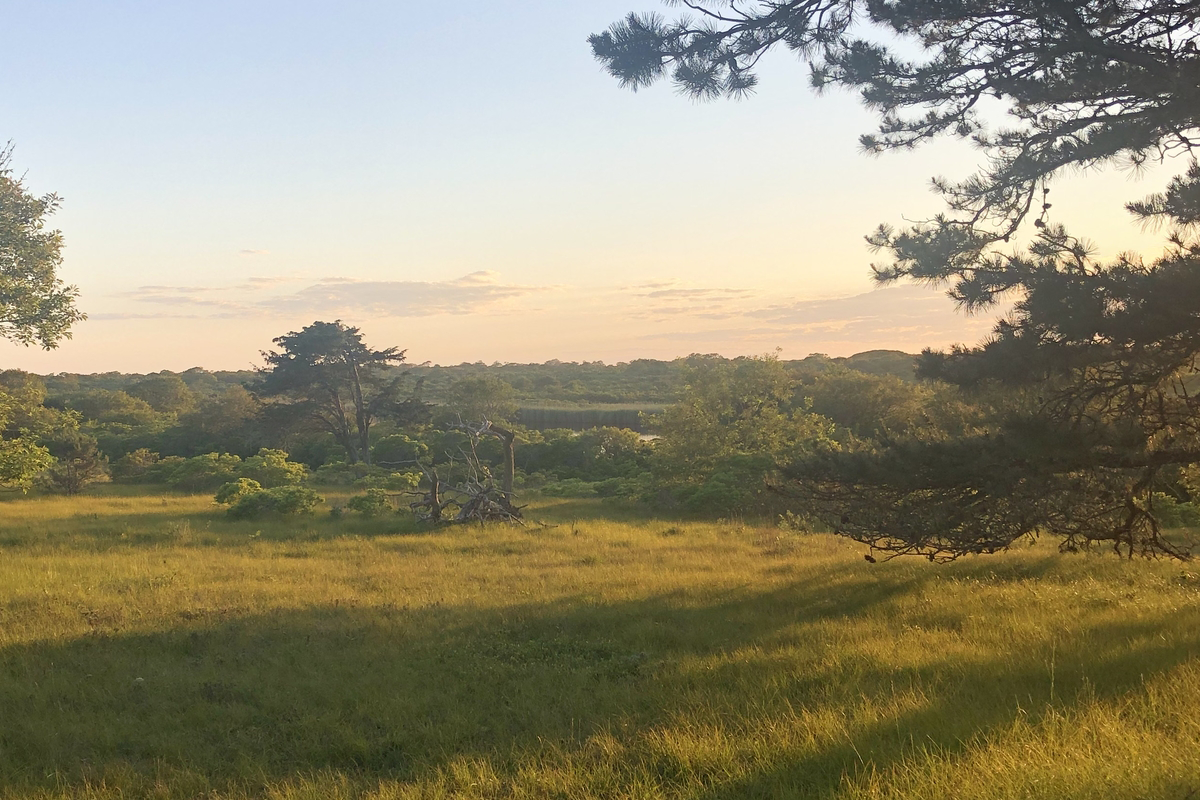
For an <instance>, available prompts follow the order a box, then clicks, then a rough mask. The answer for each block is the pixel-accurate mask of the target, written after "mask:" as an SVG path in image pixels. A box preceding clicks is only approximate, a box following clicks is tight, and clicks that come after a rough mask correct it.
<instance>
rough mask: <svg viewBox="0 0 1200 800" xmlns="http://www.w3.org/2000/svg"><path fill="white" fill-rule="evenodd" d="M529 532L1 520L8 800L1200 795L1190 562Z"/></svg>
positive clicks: (769, 536)
mask: <svg viewBox="0 0 1200 800" xmlns="http://www.w3.org/2000/svg"><path fill="white" fill-rule="evenodd" d="M323 493H324V494H326V495H327V496H328V497H329V500H330V505H336V504H338V503H339V502H342V501H344V498H338V497H336V496H333V495H332V494H331V493H330V492H323ZM529 515H530V516H531V517H532V518H534V519H536V520H539V521H541V522H542V523H544V524H542V525H531V526H530V527H528V528H525V529H521V528H509V527H502V526H494V527H486V528H480V527H462V528H455V529H447V530H440V531H436V532H430V531H422V530H419V529H417V528H416V527H415V526H413V525H412V524H411V523H410V522H408V521H406V520H405V519H403V518H402V517H399V516H395V515H385V516H383V517H380V518H375V519H358V518H354V517H343V518H341V519H334V518H332V517H330V516H329V515H328V514H327V513H319V514H317V515H315V516H311V517H301V518H297V519H286V520H284V519H275V520H265V521H262V520H260V521H252V522H238V521H230V520H227V519H226V518H225V516H224V514H223V511H222V510H221V509H220V508H218V507H216V506H214V505H213V503H212V500H211V498H209V497H207V496H187V495H170V494H163V495H146V494H137V493H133V492H129V491H126V490H119V489H116V488H112V487H106V488H105V490H104V492H103V493H100V494H95V495H89V496H84V497H78V498H27V499H11V500H8V501H6V502H3V503H0V797H4V798H10V797H11V798H17V797H21V798H24V797H39V798H61V797H81V798H82V797H87V798H118V797H120V798H125V797H162V798H175V797H178V798H191V797H198V796H205V797H213V798H250V797H254V798H258V797H270V798H309V797H311V798H318V797H320V798H326V797H335V798H336V797H346V798H348V797H373V798H425V797H468V798H471V797H477V798H492V797H514V798H526V797H528V798H659V797H663V798H704V799H705V800H717V799H718V798H720V800H726V799H732V798H772V797H774V798H807V797H814V798H912V797H922V798H925V797H931V798H965V797H1005V798H1008V797H1011V798H1017V797H1053V798H1058V797H1067V798H1094V797H1116V798H1130V800H1132V799H1133V798H1160V797H1161V798H1179V800H1183V798H1186V797H1189V796H1196V795H1197V794H1200V576H1198V575H1197V574H1196V573H1195V572H1193V571H1190V570H1192V569H1194V568H1191V567H1188V566H1186V565H1184V566H1180V565H1178V564H1174V563H1168V562H1140V561H1135V562H1128V561H1120V560H1117V559H1115V558H1112V557H1108V556H1099V555H1075V556H1060V555H1058V554H1057V553H1056V552H1054V551H1053V550H1052V548H1050V547H1049V546H1045V545H1039V546H1035V547H1030V548H1028V549H1022V550H1020V551H1014V552H1011V553H1008V554H1005V555H1002V556H997V557H985V558H971V559H964V560H962V561H960V562H957V563H955V564H952V565H949V566H937V565H933V564H928V563H926V562H923V561H898V562H890V563H883V564H874V565H872V564H868V563H866V562H864V561H863V559H862V550H861V548H860V547H858V546H856V545H853V544H851V543H849V542H846V541H844V540H841V539H836V538H833V537H829V536H825V535H820V534H797V533H790V532H786V531H781V530H779V529H776V528H774V527H766V526H756V525H750V524H741V523H737V522H733V523H705V524H701V523H695V522H683V521H679V520H672V519H665V518H664V519H651V518H646V517H645V516H641V515H640V514H639V513H638V512H637V511H636V509H633V508H629V507H622V506H619V505H611V504H607V503H605V502H604V501H601V500H567V499H551V498H547V499H544V500H541V501H538V503H537V504H535V506H534V507H533V508H531V509H530V510H529ZM1189 793H1190V794H1189Z"/></svg>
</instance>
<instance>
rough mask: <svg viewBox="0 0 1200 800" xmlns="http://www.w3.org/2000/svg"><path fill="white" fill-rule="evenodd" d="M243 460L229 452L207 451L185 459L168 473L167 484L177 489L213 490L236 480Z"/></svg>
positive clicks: (193, 490)
mask: <svg viewBox="0 0 1200 800" xmlns="http://www.w3.org/2000/svg"><path fill="white" fill-rule="evenodd" d="M241 467H242V460H241V459H240V458H238V457H237V456H235V455H230V454H229V453H206V454H205V455H202V456H194V457H193V458H188V459H185V460H184V461H183V462H182V463H180V464H179V465H178V466H176V467H175V468H174V469H173V470H171V472H170V474H169V475H167V485H168V486H172V487H174V488H176V489H185V490H187V491H192V492H199V491H203V490H205V489H208V490H213V489H216V488H217V487H218V486H221V485H223V484H226V483H228V482H229V481H232V480H236V479H237V478H238V475H239V473H240V472H241Z"/></svg>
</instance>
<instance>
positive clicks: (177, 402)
mask: <svg viewBox="0 0 1200 800" xmlns="http://www.w3.org/2000/svg"><path fill="white" fill-rule="evenodd" d="M125 391H126V392H127V393H128V394H130V395H131V396H133V397H136V398H138V399H140V400H143V401H145V402H146V404H147V405H149V406H150V407H151V408H153V409H154V410H155V411H158V412H162V413H165V414H185V413H187V412H189V411H191V410H193V409H194V408H195V406H196V400H197V398H196V393H195V392H193V391H192V390H191V388H190V387H189V386H188V385H187V384H186V383H184V381H183V378H181V377H179V376H178V375H174V374H172V373H169V372H162V373H159V374H158V375H150V376H147V377H146V378H144V379H142V380H140V381H138V382H137V383H134V384H133V385H131V386H130V387H129V388H127V389H126V390H125Z"/></svg>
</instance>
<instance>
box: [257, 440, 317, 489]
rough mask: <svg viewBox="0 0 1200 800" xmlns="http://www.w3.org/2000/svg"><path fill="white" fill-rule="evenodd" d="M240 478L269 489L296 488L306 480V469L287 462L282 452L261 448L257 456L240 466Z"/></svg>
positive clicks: (293, 462) (300, 465) (286, 456)
mask: <svg viewBox="0 0 1200 800" xmlns="http://www.w3.org/2000/svg"><path fill="white" fill-rule="evenodd" d="M241 474H242V476H244V477H246V478H251V479H253V480H256V481H258V482H259V483H260V484H262V485H263V486H264V487H266V488H268V489H270V488H273V487H276V486H296V485H298V484H301V483H304V481H305V479H307V478H308V467H306V466H304V465H303V464H297V463H296V462H295V461H288V454H287V453H285V452H284V451H283V450H270V449H268V448H265V447H264V448H263V449H261V450H259V451H258V455H256V456H251V457H250V458H247V459H246V462H245V463H244V464H243V465H242V469H241Z"/></svg>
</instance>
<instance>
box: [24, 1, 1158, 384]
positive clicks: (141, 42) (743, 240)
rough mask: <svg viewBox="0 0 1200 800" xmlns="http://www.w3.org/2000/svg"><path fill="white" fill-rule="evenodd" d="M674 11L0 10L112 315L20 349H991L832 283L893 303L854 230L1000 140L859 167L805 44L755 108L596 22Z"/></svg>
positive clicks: (918, 196)
mask: <svg viewBox="0 0 1200 800" xmlns="http://www.w3.org/2000/svg"><path fill="white" fill-rule="evenodd" d="M656 7H657V6H656V5H655V3H654V2H652V0H640V2H639V0H634V2H630V0H595V1H591V0H589V1H588V2H577V3H561V2H536V1H535V2H524V3H521V4H511V5H510V6H507V7H498V4H496V3H485V2H479V1H477V0H466V1H465V2H460V3H457V4H455V5H454V8H453V10H448V11H441V10H440V9H439V7H438V6H437V5H435V4H427V3H404V2H340V3H336V4H335V3H316V2H294V1H293V2H286V3H284V2H262V1H261V0H243V1H242V2H237V3H232V2H206V3H177V2H161V1H160V2H153V3H152V2H112V1H106V2H104V3H96V2H56V1H55V0H39V2H37V3H29V2H11V1H10V0H0V18H2V19H3V21H4V22H3V25H4V41H5V46H4V47H3V48H2V49H0V70H3V72H4V74H6V75H8V76H9V80H8V81H6V88H5V92H4V93H3V94H2V95H0V140H5V139H11V140H12V141H13V143H14V144H15V145H16V152H15V158H14V162H15V166H16V167H17V168H18V170H19V171H22V172H25V173H26V176H27V182H28V184H29V186H30V187H31V188H33V189H34V190H36V191H50V190H54V191H57V192H59V193H60V194H61V195H62V196H63V197H64V200H65V203H64V207H63V210H62V211H61V212H60V213H59V214H58V215H57V216H56V218H55V224H56V225H57V226H58V227H60V228H62V230H63V232H64V234H65V236H66V240H67V243H68V249H67V265H66V268H65V270H64V277H65V278H66V279H67V280H68V281H70V282H72V283H76V284H78V285H79V286H80V288H81V289H82V291H83V296H82V298H81V301H80V304H81V306H82V307H83V309H84V310H85V311H87V312H88V313H89V314H90V315H91V319H90V320H89V321H88V322H86V323H84V324H82V325H80V326H79V327H78V329H77V331H76V338H75V340H74V341H72V342H69V343H67V344H65V345H64V346H63V347H62V348H61V349H60V350H59V351H56V352H53V353H48V354H47V353H40V352H37V351H26V350H22V349H19V348H14V347H10V346H6V345H3V346H0V353H2V354H3V361H4V362H5V365H6V366H21V367H24V368H28V369H34V370H37V371H42V372H47V371H59V370H68V371H87V372H91V371H102V370H110V369H121V370H137V371H149V370H156V369H163V368H169V369H184V368H187V367H190V366H194V365H200V366H205V367H209V368H240V367H245V366H248V365H250V364H252V363H254V361H255V359H256V355H257V352H258V350H260V349H262V348H264V347H267V346H269V344H270V339H271V338H272V337H273V336H277V335H279V334H281V333H283V332H285V331H287V330H291V329H296V328H298V327H300V326H302V325H304V324H307V323H309V322H312V321H313V320H314V319H318V318H320V319H332V318H335V317H341V318H343V319H345V320H347V321H348V322H352V323H354V324H358V325H360V326H361V327H362V328H363V329H364V331H366V333H367V334H368V337H369V339H370V340H371V341H373V342H374V343H376V344H379V345H385V344H386V345H390V344H398V345H400V346H403V347H408V348H409V354H410V357H411V358H413V359H414V360H416V361H424V360H433V361H438V362H442V363H449V362H457V361H462V360H472V361H474V360H477V359H481V360H485V361H493V360H501V361H525V360H538V361H541V360H545V359H549V358H560V359H564V360H568V359H589V360H590V359H605V360H609V361H616V360H626V359H630V358H637V357H672V356H675V355H684V354H687V353H689V352H693V351H704V352H711V351H716V352H722V353H725V354H727V355H736V354H739V353H748V352H762V351H764V350H768V349H774V348H775V347H776V346H779V347H783V348H784V354H785V356H787V357H802V356H804V355H806V354H807V353H808V352H812V351H823V352H836V353H842V354H847V353H851V352H855V351H856V350H861V349H866V348H867V347H879V346H895V347H900V348H907V349H915V348H917V347H919V346H921V345H925V344H929V345H945V344H948V343H949V342H952V341H956V340H961V339H969V338H971V337H974V336H976V335H977V334H978V333H979V331H980V330H981V326H982V322H981V321H980V320H974V321H972V320H961V319H959V318H956V317H954V316H953V315H952V313H951V312H950V310H949V304H948V303H944V302H941V301H938V300H930V301H928V303H926V301H925V300H924V299H922V298H920V297H919V296H916V295H914V294H913V293H912V292H911V291H907V292H905V291H900V292H896V293H895V295H894V302H892V301H890V300H888V301H884V300H883V299H881V297H878V296H875V297H868V298H866V299H865V300H863V301H862V302H857V303H856V302H849V303H848V302H847V301H838V302H835V303H825V304H821V303H815V304H814V302H813V301H816V300H829V299H831V298H841V297H849V296H854V295H860V294H864V293H867V292H869V291H870V289H871V287H870V284H869V281H868V279H867V264H868V263H869V261H870V256H869V254H868V253H867V251H866V249H865V247H864V245H863V242H862V238H861V237H862V235H863V234H865V233H867V232H868V231H870V230H871V229H872V228H873V227H874V226H875V225H876V224H878V223H879V222H883V221H889V222H895V223H899V222H902V221H903V219H904V217H909V218H914V217H920V216H923V215H927V214H929V213H931V212H933V211H934V210H936V209H937V207H938V206H937V201H936V198H934V197H933V196H932V195H930V194H929V193H928V192H927V191H926V189H925V187H926V186H927V183H928V179H929V178H930V177H932V176H933V175H934V174H939V173H940V174H948V175H949V176H951V177H962V176H963V175H965V174H966V173H967V172H969V171H970V169H971V167H972V165H973V164H974V163H975V160H976V154H974V153H971V152H970V151H969V150H967V149H966V148H964V147H963V146H961V145H957V144H953V143H949V142H943V143H940V144H938V145H936V146H934V147H932V148H927V149H925V150H923V151H919V152H917V153H913V154H907V153H906V154H900V155H894V156H886V157H883V158H868V157H865V156H862V155H860V154H859V153H858V151H857V142H856V137H857V134H858V133H860V132H863V131H865V130H867V129H869V128H870V127H871V123H872V120H871V118H870V116H869V115H867V113H866V112H864V111H862V110H861V109H860V108H859V107H858V104H857V101H856V100H855V99H854V98H853V97H850V96H847V95H844V94H842V95H832V96H826V97H821V98H817V97H814V96H813V95H812V94H811V93H810V92H809V91H808V89H807V83H806V71H805V69H804V67H803V66H802V65H800V64H798V63H796V62H794V61H793V60H792V59H791V58H790V57H788V56H786V55H781V56H780V57H777V58H775V59H773V60H771V61H770V62H769V63H768V64H767V65H766V68H765V70H764V75H763V77H764V80H763V84H762V87H761V89H760V91H759V93H758V94H757V95H756V96H755V97H754V98H752V99H749V100H746V101H742V102H719V103H713V104H699V105H698V104H695V103H692V102H690V101H688V100H686V99H683V98H680V97H678V96H677V95H675V94H674V93H672V91H671V90H670V89H669V88H668V87H662V88H656V89H654V90H651V91H646V92H642V93H639V94H633V93H631V92H627V91H624V90H621V89H619V88H618V87H617V85H616V83H615V81H613V80H612V79H611V78H608V77H607V76H605V75H604V74H603V73H602V72H601V70H600V68H599V65H598V64H597V63H596V62H594V61H593V60H592V58H591V54H590V51H589V48H588V46H587V43H586V37H587V35H588V34H589V33H591V32H594V31H598V30H601V29H603V28H604V27H606V26H607V25H608V24H609V23H610V22H612V21H613V20H615V19H617V18H618V17H620V16H621V15H622V14H624V13H625V12H627V11H630V10H635V9H636V10H649V9H654V8H656ZM1159 182H1160V181H1156V180H1149V181H1144V182H1143V185H1136V184H1133V185H1131V183H1130V179H1129V178H1128V177H1127V176H1124V175H1107V176H1103V177H1099V178H1090V179H1086V180H1081V181H1078V182H1076V183H1074V184H1073V185H1071V186H1065V187H1063V188H1062V189H1060V190H1057V192H1058V193H1057V194H1056V199H1057V202H1056V208H1057V209H1061V211H1062V213H1063V215H1064V216H1063V218H1064V219H1066V220H1067V221H1069V222H1078V223H1079V226H1080V230H1081V231H1084V232H1085V233H1092V234H1094V233H1099V232H1104V233H1105V234H1106V235H1107V236H1109V237H1110V238H1107V239H1105V240H1104V241H1102V242H1101V243H1100V244H1101V245H1102V246H1103V248H1104V249H1105V250H1106V251H1109V252H1115V251H1118V250H1122V249H1128V248H1138V249H1147V248H1150V249H1153V247H1154V246H1155V245H1154V244H1153V243H1154V242H1155V239H1154V238H1153V237H1147V236H1145V235H1144V234H1143V233H1141V232H1140V231H1139V230H1138V229H1137V228H1136V227H1135V226H1133V225H1132V224H1130V223H1129V222H1128V221H1127V219H1126V218H1125V215H1124V214H1123V212H1121V210H1120V202H1121V201H1122V200H1124V199H1128V198H1130V197H1136V196H1140V195H1142V194H1145V193H1147V192H1149V191H1152V190H1154V189H1157V188H1158V183H1159ZM1084 222H1086V223H1087V224H1086V226H1085V225H1084V224H1083V223H1084ZM891 297H893V295H885V296H884V298H891ZM913 298H916V299H913ZM918 303H919V304H920V305H913V304H918ZM904 305H908V306H909V309H910V310H909V311H904V312H903V313H900V314H898V315H897V314H894V313H892V312H894V311H903V309H902V308H901V307H902V306H904ZM917 307H919V308H921V309H923V310H922V311H921V312H920V313H919V314H916V315H915V317H914V315H913V313H911V309H913V308H917ZM781 308H787V309H792V311H791V312H789V313H791V314H792V316H790V317H787V318H786V320H785V319H784V317H781V315H780V314H779V313H775V312H776V311H777V310H778V309H781ZM830 309H840V311H839V312H838V313H839V314H841V317H838V318H837V319H831V318H830ZM856 309H857V311H856ZM796 315H800V316H796ZM804 315H808V316H807V317H805V316H804ZM785 316H786V315H785Z"/></svg>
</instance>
